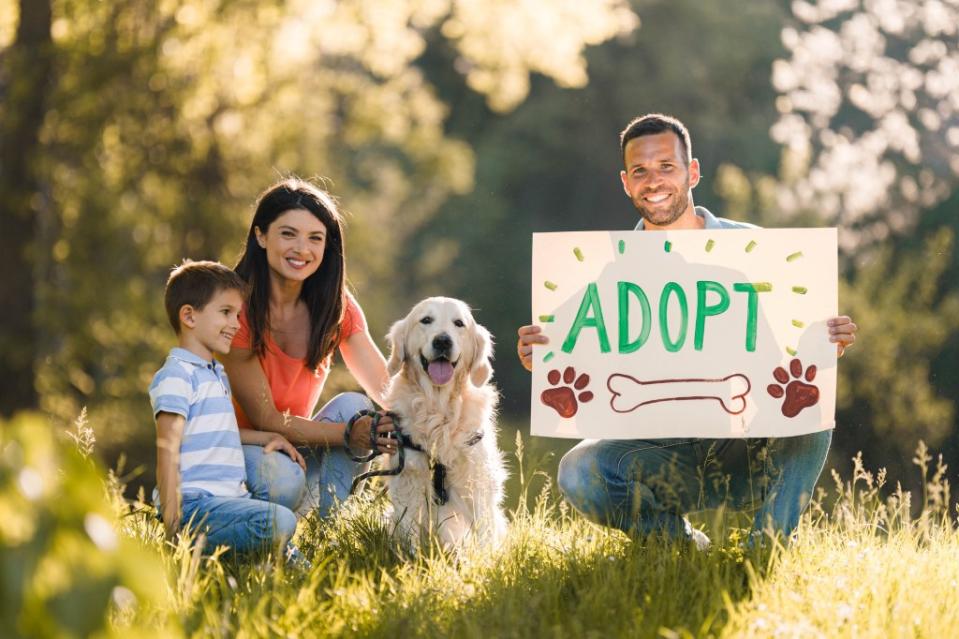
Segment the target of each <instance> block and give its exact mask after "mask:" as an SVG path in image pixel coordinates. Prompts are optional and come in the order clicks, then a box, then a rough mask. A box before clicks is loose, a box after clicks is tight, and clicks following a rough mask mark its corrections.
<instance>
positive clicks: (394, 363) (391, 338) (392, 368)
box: [386, 318, 410, 375]
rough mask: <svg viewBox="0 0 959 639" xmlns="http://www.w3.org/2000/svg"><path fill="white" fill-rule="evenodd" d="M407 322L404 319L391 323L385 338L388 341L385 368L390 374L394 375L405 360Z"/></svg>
mask: <svg viewBox="0 0 959 639" xmlns="http://www.w3.org/2000/svg"><path fill="white" fill-rule="evenodd" d="M408 324H409V322H407V321H406V319H405V318H404V319H401V320H400V321H398V322H396V323H394V324H393V326H391V327H390V332H389V334H387V336H386V339H387V341H388V342H389V343H390V361H389V362H387V363H386V370H387V372H389V374H390V375H396V374H397V373H398V372H400V369H401V368H402V367H403V362H405V361H406V336H407V334H408V333H409V330H410V329H409V328H408Z"/></svg>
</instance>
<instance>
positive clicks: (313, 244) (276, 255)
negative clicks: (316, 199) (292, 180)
mask: <svg viewBox="0 0 959 639" xmlns="http://www.w3.org/2000/svg"><path fill="white" fill-rule="evenodd" d="M255 231H256V241H257V243H258V244H259V245H260V247H261V248H263V249H265V250H266V261H267V263H268V264H269V265H270V271H271V272H272V274H273V275H274V276H276V277H279V278H281V279H285V280H293V281H298V282H303V281H305V280H306V278H308V277H309V276H311V275H313V274H314V273H316V271H317V269H319V268H320V264H322V262H323V252H324V251H325V250H326V226H325V225H324V224H323V222H321V221H320V220H319V219H318V218H317V217H316V216H315V215H313V214H312V213H311V212H309V211H308V210H306V209H290V210H289V211H284V212H283V213H281V214H280V215H279V217H277V218H276V219H275V220H273V223H272V224H270V226H269V227H267V229H266V233H264V232H263V231H262V230H261V229H260V228H256V229H255Z"/></svg>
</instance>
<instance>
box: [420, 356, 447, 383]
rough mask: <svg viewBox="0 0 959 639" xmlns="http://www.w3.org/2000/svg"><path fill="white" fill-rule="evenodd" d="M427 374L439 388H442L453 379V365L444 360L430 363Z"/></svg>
mask: <svg viewBox="0 0 959 639" xmlns="http://www.w3.org/2000/svg"><path fill="white" fill-rule="evenodd" d="M426 372H427V373H429V376H430V379H431V380H433V383H434V384H436V385H437V386H442V385H443V384H445V383H446V382H448V381H450V380H451V379H452V378H453V365H452V364H450V363H449V362H447V361H444V360H436V361H435V362H430V365H429V366H428V367H427V369H426Z"/></svg>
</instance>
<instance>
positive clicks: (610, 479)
mask: <svg viewBox="0 0 959 639" xmlns="http://www.w3.org/2000/svg"><path fill="white" fill-rule="evenodd" d="M831 441H832V431H831V430H826V431H822V432H818V433H813V434H810V435H800V436H798V437H782V438H776V439H768V440H767V439H649V440H645V439H639V440H585V441H583V442H580V443H579V444H578V445H577V446H576V447H574V448H573V449H572V450H570V451H569V452H568V453H567V454H566V455H565V456H564V457H563V458H562V460H560V463H559V473H558V483H559V487H560V490H561V491H562V493H563V495H564V496H565V497H566V499H567V500H568V501H569V502H570V503H571V504H572V505H573V507H574V508H576V510H578V511H579V512H581V513H582V514H583V515H585V516H586V517H588V518H589V519H591V520H593V521H595V522H597V523H600V524H603V525H606V526H612V527H614V528H619V529H620V530H623V531H625V532H628V533H632V534H639V535H645V534H649V533H653V532H657V531H662V532H665V533H667V534H670V535H676V536H683V535H685V536H688V535H689V531H690V528H689V523H688V521H686V519H685V518H684V516H683V515H684V514H685V513H688V512H690V511H695V510H702V509H706V508H716V507H718V506H720V505H723V504H725V505H728V506H730V507H733V508H736V509H747V508H748V509H752V508H755V509H757V512H756V516H755V518H754V520H753V527H754V529H755V530H760V531H770V532H773V533H777V532H778V533H782V534H783V535H785V536H787V537H788V535H789V534H790V533H792V531H793V529H794V528H795V527H796V525H797V524H798V523H799V517H800V515H801V514H802V512H803V510H804V509H805V508H806V505H807V504H808V503H809V500H810V497H811V496H812V491H813V488H814V487H815V485H816V481H817V480H818V479H819V473H820V472H822V468H823V464H824V463H825V460H826V453H827V452H828V450H829V444H830V442H831Z"/></svg>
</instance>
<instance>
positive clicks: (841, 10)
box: [772, 0, 959, 251]
mask: <svg viewBox="0 0 959 639" xmlns="http://www.w3.org/2000/svg"><path fill="white" fill-rule="evenodd" d="M792 6H793V12H794V15H795V17H796V19H797V21H798V24H797V25H796V26H789V27H787V28H785V29H783V31H782V38H783V44H784V45H785V46H786V48H787V49H788V50H789V53H790V55H789V57H788V58H786V59H780V60H777V61H776V63H775V64H774V66H773V75H772V81H773V85H774V86H775V87H776V89H777V90H778V91H779V93H780V96H779V97H778V98H777V100H776V106H777V108H778V110H779V112H780V117H779V120H778V122H777V123H776V125H775V126H774V127H773V129H772V134H773V137H774V138H775V139H776V140H777V141H779V142H780V143H782V144H783V145H785V147H786V149H787V151H788V153H787V156H786V163H785V166H786V173H785V177H786V178H787V180H786V182H785V185H784V187H785V188H783V189H782V190H781V191H780V194H779V205H780V208H781V209H783V210H786V211H799V210H810V209H813V210H815V211H816V212H817V213H818V214H819V215H821V216H822V218H823V219H824V220H825V221H827V222H828V223H836V224H840V225H842V226H843V228H844V229H845V232H844V233H843V235H842V238H843V245H844V248H845V249H846V250H847V251H852V250H854V249H855V248H856V247H858V246H859V245H860V244H865V245H870V244H872V243H874V242H877V241H881V240H883V239H885V238H886V237H888V236H889V235H890V234H896V233H902V232H906V231H909V230H911V229H912V228H914V227H915V224H916V221H917V218H918V216H919V214H920V213H921V212H922V211H923V210H924V209H929V208H930V207H932V206H934V205H935V204H937V203H938V202H940V201H942V200H943V199H944V198H945V197H946V196H948V195H949V193H950V192H951V191H952V189H953V188H954V187H955V185H956V183H957V177H959V159H957V158H959V154H957V152H959V97H957V96H959V39H957V34H959V6H957V5H956V4H955V3H951V2H940V1H939V0H919V1H916V0H891V1H889V2H881V3H880V2H870V1H868V0H867V1H861V2H860V1H856V0H850V1H843V2H834V1H819V2H806V1H802V0H801V1H799V2H794V3H793V5H792Z"/></svg>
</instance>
